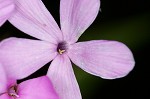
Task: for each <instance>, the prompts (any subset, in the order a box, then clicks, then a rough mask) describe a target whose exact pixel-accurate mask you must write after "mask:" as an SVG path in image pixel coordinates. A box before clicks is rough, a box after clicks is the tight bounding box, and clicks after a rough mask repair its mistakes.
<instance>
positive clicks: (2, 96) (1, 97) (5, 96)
mask: <svg viewBox="0 0 150 99" xmlns="http://www.w3.org/2000/svg"><path fill="white" fill-rule="evenodd" d="M0 99H10V97H9V96H8V94H2V95H0Z"/></svg>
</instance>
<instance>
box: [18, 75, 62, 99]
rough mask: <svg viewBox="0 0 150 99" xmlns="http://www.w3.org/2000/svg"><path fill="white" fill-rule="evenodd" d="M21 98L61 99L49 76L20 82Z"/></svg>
mask: <svg viewBox="0 0 150 99" xmlns="http://www.w3.org/2000/svg"><path fill="white" fill-rule="evenodd" d="M18 95H19V97H20V99H59V98H58V95H57V94H56V92H55V90H54V88H53V86H52V83H51V81H50V80H49V78H48V77H47V76H42V77H38V78H34V79H31V80H27V81H24V82H22V83H21V84H19V86H18Z"/></svg>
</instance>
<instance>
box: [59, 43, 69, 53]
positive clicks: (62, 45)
mask: <svg viewBox="0 0 150 99" xmlns="http://www.w3.org/2000/svg"><path fill="white" fill-rule="evenodd" d="M66 51H67V44H66V42H60V43H58V45H57V52H58V53H59V54H60V55H62V54H64V53H65V52H66Z"/></svg>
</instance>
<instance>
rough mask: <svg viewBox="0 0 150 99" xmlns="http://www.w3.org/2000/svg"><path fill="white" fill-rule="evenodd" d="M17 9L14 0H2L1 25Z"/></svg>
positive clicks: (0, 3) (0, 9) (0, 1)
mask: <svg viewBox="0 0 150 99" xmlns="http://www.w3.org/2000/svg"><path fill="white" fill-rule="evenodd" d="M14 9H15V4H14V0H0V27H1V26H2V24H3V23H4V22H5V21H6V20H7V19H8V18H9V17H10V16H11V14H12V13H13V11H14Z"/></svg>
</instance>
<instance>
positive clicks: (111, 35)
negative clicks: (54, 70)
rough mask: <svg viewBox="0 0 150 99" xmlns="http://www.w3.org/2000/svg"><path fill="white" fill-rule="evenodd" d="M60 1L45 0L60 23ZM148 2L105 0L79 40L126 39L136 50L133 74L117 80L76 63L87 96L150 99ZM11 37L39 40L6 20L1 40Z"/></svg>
mask: <svg viewBox="0 0 150 99" xmlns="http://www.w3.org/2000/svg"><path fill="white" fill-rule="evenodd" d="M59 1H60V0H43V2H44V4H45V5H46V7H47V8H48V10H49V11H50V12H51V14H52V15H53V16H54V18H55V19H56V21H57V22H58V23H59ZM148 1H149V0H101V12H100V13H99V15H98V17H97V19H96V20H95V21H94V23H93V24H92V25H91V26H90V27H89V28H88V29H87V30H86V31H85V33H84V34H83V35H82V36H81V37H80V39H79V41H87V40H100V39H106V40H117V41H120V42H123V43H125V44H126V45H127V46H128V47H129V48H130V49H131V50H132V52H133V54H134V58H135V61H136V65H135V68H134V69H133V71H131V72H130V73H129V75H127V76H126V77H124V78H120V79H115V80H106V79H102V78H100V77H96V76H93V75H90V74H88V73H86V72H84V71H83V70H81V69H80V68H78V67H77V66H74V70H75V74H76V77H77V80H78V83H79V86H80V89H81V93H82V97H83V99H102V98H103V99H107V98H113V99H122V98H126V99H130V98H140V99H150V96H149V95H148V94H149V93H148V91H147V90H149V89H150V86H149V84H150V83H149V82H148V80H149V78H150V77H149V75H150V74H148V71H149V70H150V69H149V66H150V64H149V61H150V60H149V56H150V54H149V51H150V47H149V46H150V10H149V6H150V3H149V2H148ZM11 36H15V37H21V38H31V39H35V38H33V37H30V36H28V35H26V34H24V33H22V32H21V31H19V30H17V29H16V28H14V27H13V26H12V25H11V24H10V23H9V22H6V23H5V24H4V25H3V26H2V27H1V28H0V39H1V40H3V39H5V38H7V37H11ZM48 67H49V63H48V64H47V65H46V66H44V67H43V68H42V69H40V70H39V71H37V72H36V73H34V74H33V75H31V76H29V77H27V78H25V79H23V80H26V79H30V78H33V77H38V76H41V75H44V74H46V70H47V68H48ZM23 80H20V81H19V82H21V81H23ZM149 92H150V91H149Z"/></svg>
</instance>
